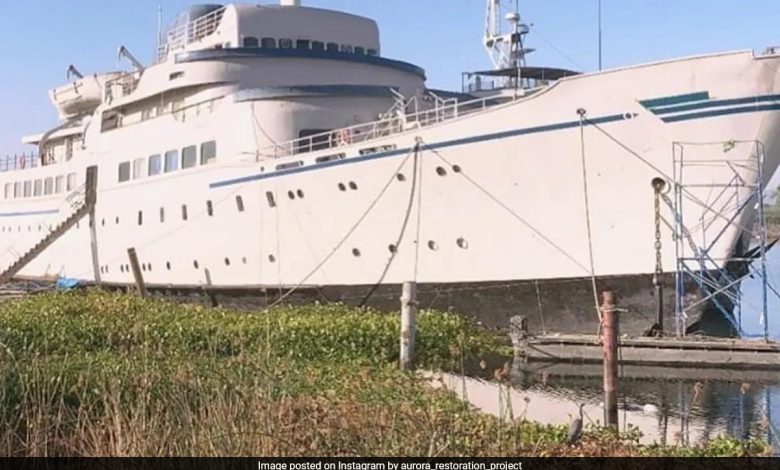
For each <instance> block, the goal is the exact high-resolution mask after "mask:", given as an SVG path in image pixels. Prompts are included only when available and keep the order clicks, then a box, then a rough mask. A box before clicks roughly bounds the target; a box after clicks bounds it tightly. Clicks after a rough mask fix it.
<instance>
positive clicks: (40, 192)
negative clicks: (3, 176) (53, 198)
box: [4, 173, 76, 199]
mask: <svg viewBox="0 0 780 470" xmlns="http://www.w3.org/2000/svg"><path fill="white" fill-rule="evenodd" d="M74 189H76V173H70V174H68V175H67V177H66V176H65V175H59V176H53V177H52V176H50V177H48V178H39V179H36V180H27V181H17V182H15V183H6V184H5V191H4V196H5V199H21V198H26V197H40V196H50V195H52V194H62V192H63V191H73V190H74Z"/></svg>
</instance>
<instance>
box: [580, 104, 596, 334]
mask: <svg viewBox="0 0 780 470" xmlns="http://www.w3.org/2000/svg"><path fill="white" fill-rule="evenodd" d="M577 112H578V113H579V115H580V150H581V152H580V155H581V157H582V158H581V161H582V186H583V188H582V189H583V192H584V195H585V226H586V228H587V231H588V257H589V258H590V282H591V288H592V289H593V305H594V306H595V308H596V315H597V316H598V317H599V331H601V322H602V317H601V308H599V291H598V286H597V284H596V267H595V262H594V259H593V235H592V231H591V225H590V199H589V197H588V168H587V165H586V162H585V115H586V112H585V110H584V109H579V110H578V111H577Z"/></svg>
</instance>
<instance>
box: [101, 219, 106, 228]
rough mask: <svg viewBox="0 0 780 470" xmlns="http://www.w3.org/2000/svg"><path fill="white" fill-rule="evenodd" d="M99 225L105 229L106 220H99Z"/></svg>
mask: <svg viewBox="0 0 780 470" xmlns="http://www.w3.org/2000/svg"><path fill="white" fill-rule="evenodd" d="M100 225H102V226H103V227H105V226H106V219H103V220H101V221H100Z"/></svg>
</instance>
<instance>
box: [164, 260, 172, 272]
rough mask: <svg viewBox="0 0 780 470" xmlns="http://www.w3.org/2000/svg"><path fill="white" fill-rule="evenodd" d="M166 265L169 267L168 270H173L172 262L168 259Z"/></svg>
mask: <svg viewBox="0 0 780 470" xmlns="http://www.w3.org/2000/svg"><path fill="white" fill-rule="evenodd" d="M165 267H166V268H168V271H170V270H171V262H170V261H168V262H167V263H165Z"/></svg>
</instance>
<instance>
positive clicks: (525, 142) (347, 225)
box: [0, 52, 780, 316]
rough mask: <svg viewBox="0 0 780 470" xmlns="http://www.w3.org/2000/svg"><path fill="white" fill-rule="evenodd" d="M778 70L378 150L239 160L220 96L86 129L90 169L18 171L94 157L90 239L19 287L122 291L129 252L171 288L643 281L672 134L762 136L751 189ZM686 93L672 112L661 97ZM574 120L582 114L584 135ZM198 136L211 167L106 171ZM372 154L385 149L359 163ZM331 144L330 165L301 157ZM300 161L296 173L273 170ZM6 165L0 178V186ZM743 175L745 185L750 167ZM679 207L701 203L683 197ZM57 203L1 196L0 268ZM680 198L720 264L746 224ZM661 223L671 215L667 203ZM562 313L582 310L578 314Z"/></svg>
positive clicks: (252, 134) (777, 113)
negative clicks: (103, 128)
mask: <svg viewBox="0 0 780 470" xmlns="http://www.w3.org/2000/svg"><path fill="white" fill-rule="evenodd" d="M779 66H780V57H777V56H767V57H760V58H757V57H754V56H753V55H752V54H750V53H744V52H741V53H731V54H722V55H713V56H706V57H697V58H690V59H684V60H677V61H670V62H664V63H658V64H651V65H646V66H639V67H632V68H627V69H621V70H615V71H609V72H604V73H596V74H589V75H582V76H577V77H570V78H565V79H563V80H561V81H559V82H558V83H556V84H555V85H553V86H550V87H549V88H547V89H545V90H543V91H540V92H538V93H536V94H533V95H531V96H528V97H525V98H520V99H518V100H515V101H512V102H510V103H508V104H503V105H498V106H492V107H487V108H486V109H484V110H480V111H477V112H471V113H469V114H466V115H464V116H463V117H457V118H455V117H453V118H451V119H446V120H444V119H443V120H442V122H439V123H436V124H433V125H430V126H425V127H421V128H411V129H409V130H407V131H405V132H402V133H398V134H394V135H391V136H389V137H387V138H384V139H378V140H376V141H375V142H373V141H372V142H362V143H361V144H359V145H351V146H350V145H347V146H344V147H341V148H338V149H333V148H331V149H327V150H323V151H318V152H311V153H304V154H299V155H294V156H290V157H284V158H278V159H274V160H260V161H256V159H255V156H254V155H255V153H256V152H257V151H258V148H259V147H261V146H263V145H262V143H261V142H259V141H257V140H256V138H257V132H256V130H255V129H253V128H252V125H251V122H252V115H253V112H257V111H261V110H262V109H263V108H262V106H263V103H262V102H257V101H240V100H236V99H234V98H235V97H234V96H233V95H230V94H229V95H227V96H226V97H224V98H220V99H216V100H214V102H213V105H210V106H212V108H210V110H213V111H210V112H208V113H202V114H201V113H200V111H199V112H198V113H197V114H196V113H193V114H191V115H189V116H186V119H181V118H177V117H175V115H168V116H163V117H160V118H157V119H155V120H154V121H153V123H152V122H149V123H143V122H142V123H139V124H136V125H133V126H128V127H125V128H120V129H117V130H115V131H112V132H111V133H109V134H105V135H102V136H100V137H99V139H100V140H98V142H99V143H98V144H97V145H95V144H93V146H92V149H91V151H90V154H89V156H88V157H87V158H83V159H80V160H72V161H70V162H66V163H63V164H62V165H58V166H50V167H43V168H36V169H31V170H26V171H25V172H24V173H25V175H24V178H26V179H27V178H40V177H45V176H50V174H51V175H56V174H62V173H63V172H65V173H69V172H76V173H77V174H78V175H79V179H80V181H79V184H81V183H82V182H83V175H84V173H85V170H86V168H87V167H88V166H90V165H97V166H98V168H99V176H98V191H97V205H96V211H95V212H96V215H95V230H94V232H95V234H94V240H93V237H92V233H91V230H90V228H89V227H88V223H87V219H86V218H85V219H84V220H82V221H81V223H80V226H79V228H76V229H73V230H71V231H70V232H69V233H67V234H65V235H64V236H63V237H62V238H61V239H59V240H58V241H56V242H55V243H54V244H53V245H52V246H51V247H49V248H48V249H46V250H45V251H44V252H43V253H42V254H41V255H40V256H39V257H38V258H37V259H35V260H34V261H33V262H31V263H30V264H29V265H28V266H27V267H26V268H25V269H24V270H23V271H22V272H21V273H20V277H23V278H47V277H52V276H66V277H70V278H75V279H79V280H82V281H84V282H88V283H91V282H96V281H100V282H102V283H106V284H111V285H129V284H132V283H133V275H132V274H131V272H130V269H129V262H128V259H127V249H128V248H130V247H135V248H136V249H137V251H138V254H139V258H140V262H141V264H142V265H143V267H144V272H143V275H144V278H145V280H146V282H147V284H149V285H150V286H157V287H175V288H202V287H210V288H215V289H238V290H251V289H261V288H262V289H269V288H270V289H276V288H281V289H287V288H290V287H298V288H311V287H323V286H345V287H348V286H372V285H375V284H383V285H385V284H386V285H395V284H398V283H402V282H404V281H409V280H416V281H417V282H419V283H421V284H431V285H445V286H446V285H448V284H453V285H462V284H469V283H475V284H484V283H499V284H500V283H506V282H514V281H532V280H546V281H555V280H565V279H580V278H590V277H591V275H592V274H595V276H596V277H597V278H614V277H617V278H620V277H626V276H627V277H632V276H636V275H642V274H650V273H652V272H653V270H654V266H655V252H654V248H653V246H654V216H653V214H654V212H653V203H654V197H653V190H652V188H651V181H652V180H653V178H657V177H661V178H664V179H666V180H667V181H669V182H670V184H671V182H672V180H673V178H674V174H675V169H674V164H673V144H674V143H675V142H691V143H703V142H714V143H724V144H722V145H721V144H719V145H718V146H715V147H710V149H712V148H714V149H715V151H714V152H715V153H716V154H717V158H724V156H726V158H733V159H734V161H735V162H739V161H744V160H747V159H749V158H751V157H754V156H755V152H756V146H755V145H754V144H753V143H754V142H756V141H758V142H760V143H762V144H763V150H764V160H763V161H764V168H763V175H764V180H765V181H764V183H766V180H768V178H769V177H771V175H772V174H773V173H774V171H775V169H776V168H777V165H778V162H779V161H780V80H779V79H780V72H778V68H779ZM688 95H690V96H691V98H690V99H687V102H686V99H685V98H682V99H679V98H675V97H681V96H688ZM697 95H698V96H699V98H698V99H696V98H695V96H697ZM705 95H706V98H703V97H704V96H705ZM651 100H653V101H651ZM664 100H666V101H664ZM643 103H644V104H643ZM651 103H653V104H651ZM664 106H666V108H664ZM578 110H584V111H585V112H586V114H585V116H586V119H585V120H584V121H583V122H584V124H583V125H582V126H581V121H580V115H579V114H578ZM269 125H271V124H269ZM212 139H213V140H216V141H217V142H219V143H220V153H219V158H218V160H217V162H216V163H214V164H211V165H206V166H199V167H197V168H193V169H190V170H185V171H179V172H177V173H172V174H170V175H161V176H157V177H155V178H148V179H139V180H134V181H129V182H124V183H121V184H119V183H117V165H118V164H119V162H121V161H125V160H128V159H132V158H134V157H135V156H144V155H151V154H154V153H160V151H161V150H165V149H167V148H181V147H182V146H183V145H187V144H188V143H190V142H193V143H197V142H203V141H207V140H212ZM583 139H584V141H583ZM727 142H731V146H730V147H729V148H728V149H726V150H724V145H726V143H727ZM740 142H745V143H740ZM368 147H372V148H380V149H384V150H383V151H382V150H380V151H378V152H375V153H371V154H369V155H363V156H361V155H360V150H363V149H366V148H368ZM732 147H733V148H732ZM335 152H343V153H345V156H346V158H344V159H339V160H336V161H330V162H327V163H319V164H318V163H315V160H316V158H318V157H321V156H323V155H330V154H334V153H335ZM298 161H302V162H303V165H302V166H298V167H295V168H290V169H286V170H277V169H276V168H277V166H278V165H284V164H286V163H289V162H298ZM583 162H584V164H585V165H584V167H585V172H583ZM736 166H739V165H736ZM415 168H416V170H415ZM415 171H416V173H417V176H416V177H415ZM47 172H48V173H47ZM19 173H20V172H5V173H2V174H0V187H2V185H3V184H4V183H5V182H7V181H15V180H17V179H18V174H19ZM739 173H740V176H741V177H743V178H745V179H746V180H751V179H752V180H754V181H755V179H756V178H757V177H758V173H756V172H755V171H753V170H751V169H747V168H742V169H740V170H739ZM399 174H400V175H403V176H402V177H401V179H403V181H401V179H399V177H398V176H397V175H399ZM700 175H703V176H700V177H701V178H703V180H706V181H708V182H718V181H725V180H726V179H728V178H730V177H731V176H732V175H731V174H730V173H728V172H727V171H726V170H724V169H723V168H714V169H712V170H711V171H708V172H704V173H700ZM586 183H587V188H586ZM340 185H343V186H341V188H340ZM350 186H351V187H350ZM738 191H744V190H738ZM268 193H271V194H273V205H274V207H272V204H271V203H270V202H269V199H268ZM737 196H738V195H737ZM237 197H240V199H241V202H238V201H237ZM691 197H694V198H695V197H700V198H701V200H705V199H706V198H707V197H708V196H707V194H704V193H696V192H695V190H694V193H692V194H691ZM67 206H68V204H67V203H66V202H65V201H64V199H63V198H62V197H56V196H53V197H47V198H39V199H36V200H29V201H28V200H21V201H17V200H11V201H4V203H3V209H2V210H1V211H0V225H2V227H3V232H2V233H0V252H2V256H1V257H0V267H4V266H7V265H10V264H11V263H12V262H13V261H14V260H15V259H16V258H17V257H18V254H20V253H24V252H25V251H26V250H27V249H29V248H30V247H32V246H33V245H35V244H36V243H37V241H39V240H40V238H41V237H42V236H43V235H44V234H45V230H46V227H48V226H49V225H53V226H55V225H56V224H57V223H58V221H61V220H63V219H65V218H66V217H67V213H68V211H69V209H67ZM183 206H186V212H187V216H186V220H183V214H182V212H183V210H184V209H183ZM240 206H242V207H240ZM209 207H211V209H208V208H209ZM686 207H687V208H688V209H687V211H688V212H686V213H685V214H684V217H685V219H686V220H688V221H692V222H691V223H690V225H689V226H688V229H689V230H691V231H692V232H694V233H695V234H696V235H695V236H702V237H706V236H707V234H709V235H710V236H712V234H716V233H718V232H719V231H721V230H722V229H724V230H726V231H727V233H726V234H725V235H724V236H723V237H722V238H721V242H719V243H718V244H717V248H716V249H715V250H714V251H713V255H714V257H715V258H726V257H728V256H729V255H730V254H731V253H732V252H733V250H734V249H735V246H736V244H737V242H738V240H739V239H740V237H741V236H742V231H741V230H740V229H739V228H736V227H734V226H728V224H727V223H726V222H725V220H720V219H717V218H716V217H714V218H713V217H710V216H707V215H706V214H705V213H704V212H705V209H703V208H702V207H700V206H696V205H695V204H689V205H687V206H686ZM586 208H587V212H586ZM725 209H726V208H724V210H725ZM161 211H163V212H164V216H163V217H162V218H161ZM662 212H663V216H664V217H665V218H666V219H667V220H672V214H671V209H670V208H668V207H663V210H662ZM744 217H745V220H743V221H742V223H743V226H745V227H747V226H751V224H752V220H749V219H750V218H751V217H752V214H750V213H746V215H744ZM695 221H699V222H695ZM697 223H698V224H699V225H698V226H697ZM39 226H40V230H41V231H39ZM589 226H590V233H589V229H588V227H589ZM399 239H400V243H399V242H398V240H399ZM93 242H94V247H95V248H94V249H95V250H96V251H95V252H94V253H95V257H96V259H97V267H98V269H97V271H96V270H95V269H94V266H93V256H92V253H93V251H92V250H93V248H92V247H93ZM662 242H663V247H662V255H663V256H662V259H663V265H664V268H665V269H666V270H668V271H673V270H674V268H675V252H674V247H675V243H674V241H673V240H672V238H671V231H670V230H669V229H668V228H666V227H664V230H663V233H662ZM396 244H397V246H396ZM391 245H392V247H391ZM591 253H592V255H591ZM591 266H592V269H593V271H591ZM647 288H648V295H649V293H650V286H649V285H648V286H647ZM578 309H579V310H581V311H582V312H583V313H582V314H583V315H592V316H595V314H594V313H593V312H592V308H590V307H589V306H579V307H578Z"/></svg>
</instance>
